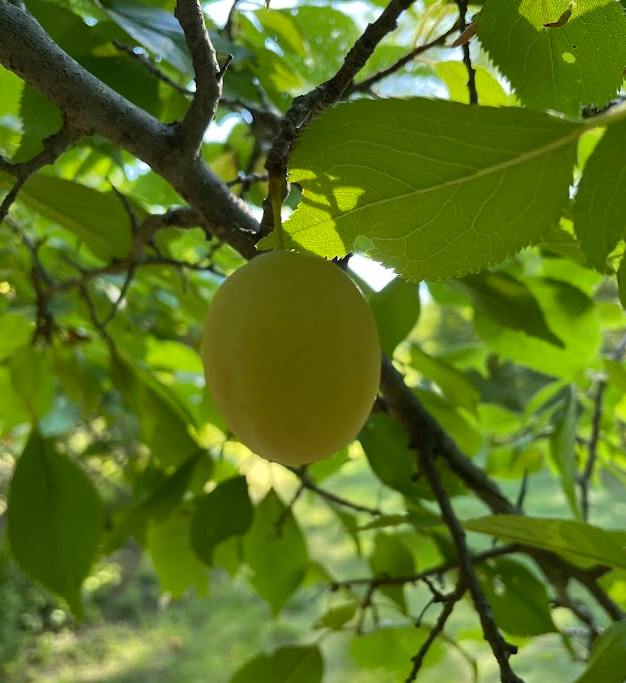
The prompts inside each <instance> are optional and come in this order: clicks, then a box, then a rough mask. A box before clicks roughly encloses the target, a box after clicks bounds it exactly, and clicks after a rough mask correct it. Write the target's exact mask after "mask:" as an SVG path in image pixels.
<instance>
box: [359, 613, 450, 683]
mask: <svg viewBox="0 0 626 683" xmlns="http://www.w3.org/2000/svg"><path fill="white" fill-rule="evenodd" d="M428 634H429V629H428V628H427V627H426V626H418V627H416V628H380V629H378V630H376V631H374V632H372V633H367V634H365V635H359V636H356V637H354V638H353V639H352V644H351V646H350V651H351V653H352V657H353V658H354V660H355V662H356V663H357V664H358V665H359V666H361V667H363V668H366V669H379V670H382V671H385V672H387V673H391V674H395V676H394V677H393V678H389V677H388V676H384V677H383V676H380V677H378V678H377V679H376V680H379V681H381V682H382V681H385V683H387V681H394V683H395V681H398V683H400V681H404V680H406V675H407V673H408V671H409V670H410V667H411V658H412V657H414V656H415V653H416V652H417V651H418V650H419V648H420V645H421V644H422V643H423V642H424V640H425V639H426V636H427V635H428ZM443 653H444V648H443V646H442V645H441V643H440V642H439V641H437V640H435V642H434V643H433V644H432V646H431V647H430V649H429V650H428V654H427V655H426V659H425V661H424V668H427V667H429V666H432V665H433V664H435V663H436V662H437V660H439V659H440V658H441V657H442V655H443Z"/></svg>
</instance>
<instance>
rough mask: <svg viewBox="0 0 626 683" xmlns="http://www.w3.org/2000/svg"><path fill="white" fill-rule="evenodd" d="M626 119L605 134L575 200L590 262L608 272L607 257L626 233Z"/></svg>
mask: <svg viewBox="0 0 626 683" xmlns="http://www.w3.org/2000/svg"><path fill="white" fill-rule="evenodd" d="M625 155H626V122H624V121H620V122H619V123H615V124H613V125H612V126H609V128H608V129H607V130H606V132H605V133H604V136H603V137H602V140H600V142H599V143H598V145H597V146H596V148H595V150H594V152H593V154H592V155H591V157H590V158H589V160H588V161H587V164H586V165H585V171H584V173H583V177H582V178H581V181H580V184H579V186H578V192H577V193H576V201H575V202H574V215H573V218H574V230H575V231H576V237H577V238H578V241H579V243H580V246H581V249H582V250H583V252H584V254H585V256H586V257H587V259H588V260H589V263H590V265H592V266H593V267H594V268H596V269H598V270H600V271H601V272H604V271H606V267H607V258H608V256H609V254H610V253H611V252H612V251H613V249H615V247H616V246H617V243H618V242H619V241H620V240H621V239H622V238H623V236H624V233H625V232H626V174H625V173H624V169H623V161H624V156H625Z"/></svg>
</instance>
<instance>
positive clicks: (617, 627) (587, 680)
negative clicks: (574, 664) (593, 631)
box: [575, 621, 626, 683]
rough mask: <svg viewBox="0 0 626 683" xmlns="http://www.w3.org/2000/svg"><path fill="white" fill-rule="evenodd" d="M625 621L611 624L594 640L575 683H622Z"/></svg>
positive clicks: (625, 668)
mask: <svg viewBox="0 0 626 683" xmlns="http://www.w3.org/2000/svg"><path fill="white" fill-rule="evenodd" d="M624 652H626V621H619V622H617V623H615V624H611V625H610V626H608V627H607V629H606V630H605V631H604V632H603V633H602V635H601V636H600V637H599V638H598V640H596V642H595V644H594V646H593V650H592V651H591V659H590V660H589V662H588V663H587V668H586V669H585V672H584V673H583V674H582V676H580V677H579V678H577V679H576V681H575V683H597V682H598V681H602V683H623V681H624V680H625V679H626V657H625V656H624Z"/></svg>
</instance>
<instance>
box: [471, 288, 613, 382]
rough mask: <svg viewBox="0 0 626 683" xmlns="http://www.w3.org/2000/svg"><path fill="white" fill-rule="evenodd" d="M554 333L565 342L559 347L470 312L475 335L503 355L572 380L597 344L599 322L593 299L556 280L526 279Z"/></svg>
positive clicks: (596, 347)
mask: <svg viewBox="0 0 626 683" xmlns="http://www.w3.org/2000/svg"><path fill="white" fill-rule="evenodd" d="M526 285H528V287H529V289H530V290H531V292H532V293H533V294H534V296H535V297H536V298H537V301H538V302H539V305H540V306H541V309H542V311H543V312H544V315H545V317H546V321H547V323H548V325H549V327H550V329H552V330H553V331H554V333H555V334H556V335H557V336H558V337H559V339H561V340H563V341H564V342H565V344H566V347H565V348H564V349H559V348H558V347H556V346H555V345H554V344H550V343H549V342H547V341H544V340H543V339H538V338H537V337H529V336H528V335H526V334H524V333H523V332H521V331H520V332H518V331H516V330H512V329H510V328H506V327H502V326H501V325H499V324H498V323H496V322H495V321H493V320H492V319H490V318H487V317H486V316H485V315H483V314H482V313H481V312H480V311H476V313H475V315H474V328H475V330H476V333H477V334H478V336H479V337H480V338H481V339H482V340H483V341H484V342H485V343H487V344H488V345H489V346H490V347H491V349H492V350H493V351H495V352H496V353H499V354H500V355H502V356H504V357H505V358H510V359H511V360H514V361H517V362H518V363H522V364H524V365H527V366H529V367H531V368H535V369H536V370H539V371H540V372H543V373H545V374H547V375H550V376H555V377H562V378H563V379H566V380H569V381H572V380H575V379H576V378H577V377H578V376H579V375H580V373H582V372H584V370H585V368H586V367H587V364H588V363H589V361H590V359H591V358H593V357H594V356H595V354H596V353H597V352H598V349H599V345H600V321H599V318H598V311H597V308H596V306H594V303H593V301H592V300H591V299H590V298H589V297H588V296H586V295H585V294H583V293H582V292H581V291H580V290H579V289H578V288H577V287H573V286H572V285H569V284H567V283H565V282H557V281H556V280H540V279H533V278H526Z"/></svg>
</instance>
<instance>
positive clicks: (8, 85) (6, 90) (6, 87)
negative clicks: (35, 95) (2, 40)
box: [0, 66, 24, 118]
mask: <svg viewBox="0 0 626 683" xmlns="http://www.w3.org/2000/svg"><path fill="white" fill-rule="evenodd" d="M23 86H24V82H23V81H22V80H21V79H20V78H18V76H16V75H15V74H14V73H13V72H12V71H9V70H8V69H5V68H4V67H3V66H0V92H1V93H2V105H1V106H2V110H1V111H0V118H2V117H3V116H5V115H6V114H14V115H15V116H17V115H18V113H19V108H20V98H21V95H22V88H23Z"/></svg>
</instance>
